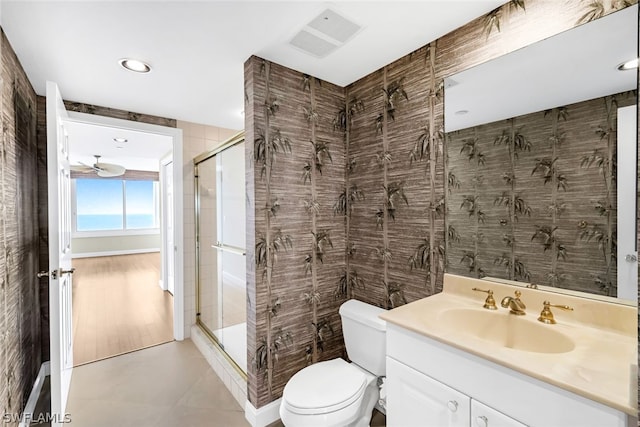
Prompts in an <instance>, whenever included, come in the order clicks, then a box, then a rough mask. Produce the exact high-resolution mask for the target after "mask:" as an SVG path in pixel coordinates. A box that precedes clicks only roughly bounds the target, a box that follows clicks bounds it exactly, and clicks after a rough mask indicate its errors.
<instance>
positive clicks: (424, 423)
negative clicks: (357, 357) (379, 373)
mask: <svg viewBox="0 0 640 427" xmlns="http://www.w3.org/2000/svg"><path fill="white" fill-rule="evenodd" d="M386 384H387V425H388V426H389V427H468V426H469V416H470V413H471V399H470V398H469V397H468V396H466V395H464V394H462V393H460V392H459V391H457V390H454V389H452V388H451V387H448V386H446V385H444V384H442V383H441V382H439V381H436V380H434V379H433V378H430V377H428V376H426V375H424V374H422V373H420V372H418V371H416V370H415V369H412V368H410V367H408V366H407V365H405V364H403V363H400V362H397V361H396V360H394V359H392V358H390V357H387V381H386Z"/></svg>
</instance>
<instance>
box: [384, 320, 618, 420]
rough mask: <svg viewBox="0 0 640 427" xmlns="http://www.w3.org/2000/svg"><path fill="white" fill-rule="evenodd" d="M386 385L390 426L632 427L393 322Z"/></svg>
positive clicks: (604, 410) (607, 410)
mask: <svg viewBox="0 0 640 427" xmlns="http://www.w3.org/2000/svg"><path fill="white" fill-rule="evenodd" d="M523 363H526V359H525V358H523ZM577 372H579V370H578V371H577ZM386 383H387V387H388V388H387V390H388V392H387V425H388V426H390V427H408V426H421V427H423V426H427V427H428V426H437V427H441V426H455V427H458V426H472V427H501V426H504V427H515V426H518V427H522V426H530V427H589V426H591V427H604V426H606V427H626V426H627V425H630V424H628V422H629V420H628V417H627V415H626V414H625V413H624V412H622V411H619V410H617V409H615V408H611V407H608V406H605V405H603V404H601V403H599V402H596V401H593V400H590V399H587V398H585V397H583V396H580V395H578V394H576V393H573V392H571V391H568V390H565V389H562V388H560V387H557V386H554V385H552V384H549V383H547V382H544V381H541V380H538V379H536V378H533V377H531V376H528V375H525V374H523V373H520V372H518V371H516V370H513V369H510V368H508V367H505V366H502V365H500V364H497V363H494V362H492V361H490V360H487V359H485V358H482V357H479V356H476V355H474V354H471V353H469V352H466V351H464V350H461V349H458V348H455V347H453V346H451V345H447V344H444V343H442V342H440V341H438V340H435V339H432V338H429V337H427V336H425V335H422V334H418V333H415V332H412V331H410V330H408V329H405V328H402V327H400V326H397V325H394V324H391V323H387V381H386ZM485 420H486V422H485Z"/></svg>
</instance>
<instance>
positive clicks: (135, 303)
mask: <svg viewBox="0 0 640 427" xmlns="http://www.w3.org/2000/svg"><path fill="white" fill-rule="evenodd" d="M73 267H75V269H76V271H75V273H74V275H73V362H74V366H78V365H81V364H84V363H88V362H92V361H95V360H100V359H104V358H107V357H112V356H115V355H119V354H123V353H127V352H130V351H134V350H139V349H141V348H145V347H149V346H152V345H157V344H161V343H165V342H168V341H171V340H173V296H172V295H171V294H170V293H169V292H166V291H163V290H162V289H160V286H159V285H158V280H159V279H160V254H159V253H148V254H136V255H119V256H109V257H96V258H77V259H74V260H73Z"/></svg>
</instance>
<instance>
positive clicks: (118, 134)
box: [65, 120, 173, 172]
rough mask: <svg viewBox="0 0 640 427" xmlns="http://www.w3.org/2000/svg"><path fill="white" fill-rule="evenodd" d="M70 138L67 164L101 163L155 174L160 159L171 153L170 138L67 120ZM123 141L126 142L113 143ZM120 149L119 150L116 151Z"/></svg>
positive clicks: (171, 144) (66, 126)
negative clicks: (117, 140) (116, 139)
mask: <svg viewBox="0 0 640 427" xmlns="http://www.w3.org/2000/svg"><path fill="white" fill-rule="evenodd" d="M65 129H66V130H67V132H68V135H69V161H70V162H71V164H72V165H78V164H83V163H84V164H85V165H93V164H94V163H96V159H95V157H94V155H100V156H102V157H101V158H100V162H102V163H115V164H118V165H120V166H124V168H125V169H127V170H144V171H156V172H157V171H158V170H159V166H160V159H162V158H163V157H165V156H167V155H168V154H170V152H171V150H172V148H173V139H172V138H171V137H169V136H165V135H157V134H151V133H145V132H137V131H133V130H129V129H120V128H114V127H109V126H101V125H96V124H88V123H83V122H76V121H73V120H69V121H66V122H65ZM114 138H124V139H126V140H127V141H126V142H116V141H114ZM118 147H121V148H118Z"/></svg>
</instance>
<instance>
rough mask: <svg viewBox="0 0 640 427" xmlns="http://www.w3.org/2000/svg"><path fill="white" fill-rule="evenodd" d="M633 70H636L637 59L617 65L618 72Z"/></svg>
mask: <svg viewBox="0 0 640 427" xmlns="http://www.w3.org/2000/svg"><path fill="white" fill-rule="evenodd" d="M634 68H638V58H636V59H632V60H631V61H627V62H623V63H622V64H620V65H618V70H620V71H626V70H633V69H634Z"/></svg>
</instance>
